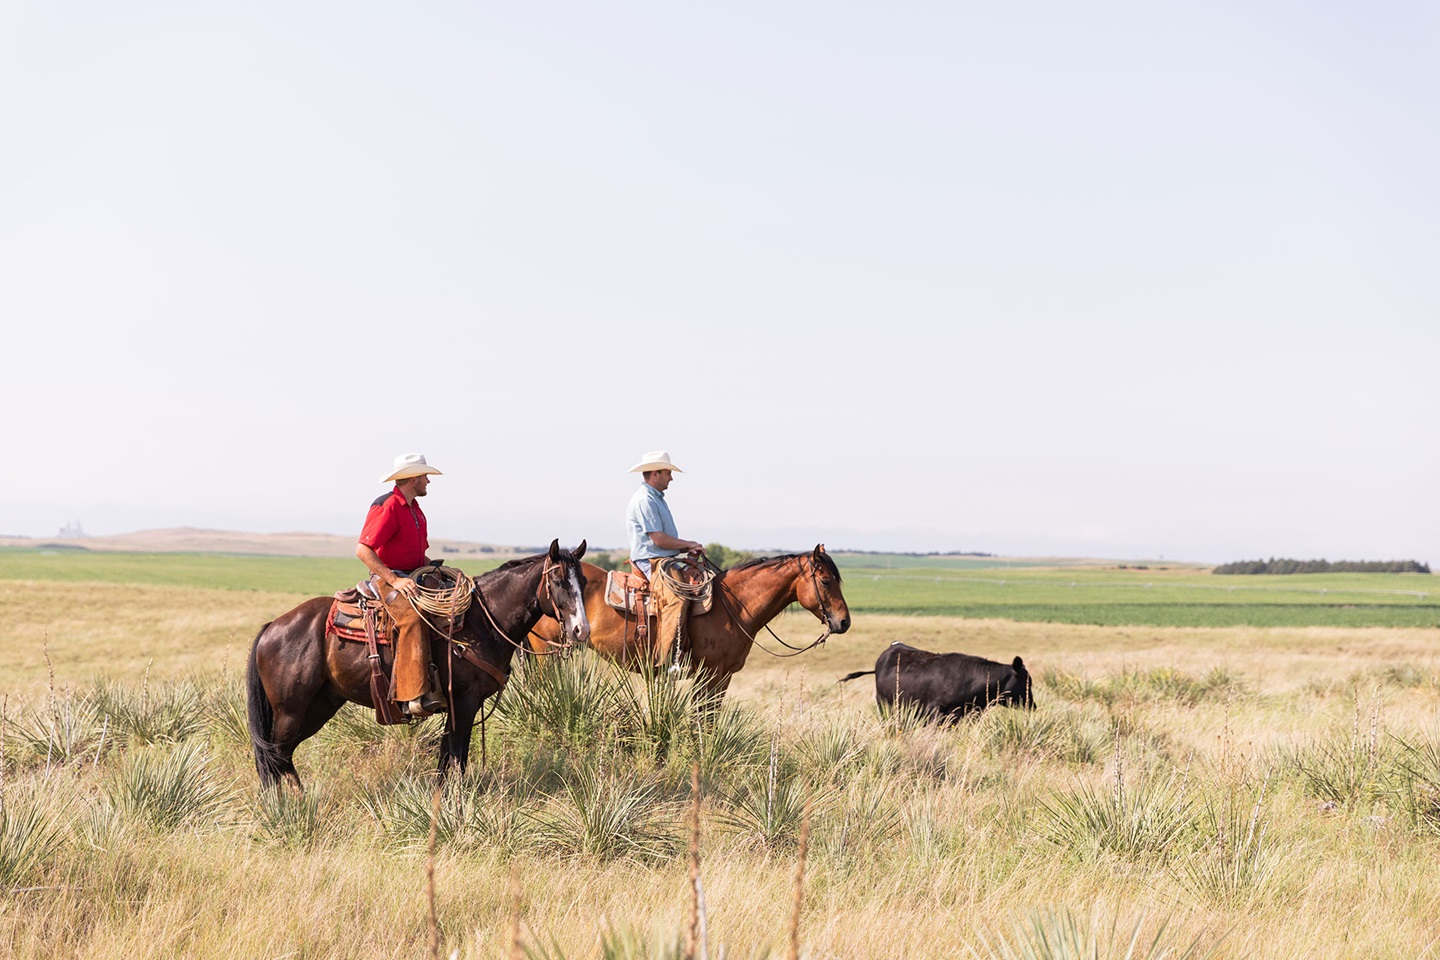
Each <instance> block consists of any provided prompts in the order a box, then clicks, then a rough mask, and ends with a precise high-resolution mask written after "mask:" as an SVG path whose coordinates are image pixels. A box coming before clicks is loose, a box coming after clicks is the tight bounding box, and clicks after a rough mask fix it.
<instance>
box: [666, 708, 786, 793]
mask: <svg viewBox="0 0 1440 960" xmlns="http://www.w3.org/2000/svg"><path fill="white" fill-rule="evenodd" d="M690 727H691V728H690V730H689V731H688V734H687V737H686V740H685V747H684V749H683V750H682V751H680V753H679V755H678V756H677V757H676V761H677V763H676V764H675V766H676V767H677V768H678V767H684V768H687V769H688V767H689V765H690V764H691V763H692V762H698V763H699V764H700V771H701V772H702V773H704V774H705V776H706V777H707V778H708V777H714V776H716V775H720V774H724V775H731V774H735V773H738V772H740V771H743V770H747V769H749V768H752V767H756V766H763V765H764V764H765V763H766V762H767V759H768V754H769V751H768V746H767V743H766V738H765V734H764V731H763V730H762V728H761V724H760V721H759V720H758V719H757V718H756V717H755V715H754V714H753V713H751V712H750V711H749V710H748V709H747V708H746V707H744V706H743V705H741V704H738V703H723V704H721V705H720V706H718V707H715V708H713V709H711V710H709V712H706V711H703V710H702V711H700V712H698V713H696V715H695V716H693V717H692V718H691V719H690Z"/></svg>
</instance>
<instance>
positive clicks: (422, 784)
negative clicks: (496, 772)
mask: <svg viewBox="0 0 1440 960" xmlns="http://www.w3.org/2000/svg"><path fill="white" fill-rule="evenodd" d="M483 776H484V775H483V774H479V773H476V772H471V773H469V774H467V775H466V776H464V777H452V778H451V779H450V780H448V781H446V783H445V785H444V786H443V787H442V788H441V795H440V813H439V816H438V818H436V820H435V839H436V842H437V843H438V844H440V845H441V846H444V847H446V848H450V849H459V850H470V849H476V848H480V847H484V848H486V849H499V850H514V849H517V848H518V847H519V845H520V843H521V841H522V839H523V836H524V833H525V823H524V821H523V819H522V818H521V816H520V810H519V807H520V804H522V803H524V802H525V800H523V799H517V798H515V797H513V796H510V795H508V794H507V792H506V791H504V790H503V789H493V790H490V791H488V792H487V791H484V790H482V789H481V782H480V780H481V777H483ZM435 786H436V784H435V778H434V777H433V776H411V777H404V778H401V779H399V780H396V781H393V782H391V783H387V784H384V785H383V786H379V787H373V788H362V789H361V792H360V803H361V805H362V806H363V807H364V808H365V809H366V811H367V812H369V814H370V816H371V818H372V819H373V820H374V821H375V824H376V826H377V827H378V828H379V831H380V836H381V838H382V840H383V842H384V843H385V844H386V845H387V846H389V847H391V848H392V849H399V850H423V849H424V848H425V847H426V846H427V845H428V843H429V840H430V820H431V816H432V815H433V813H434V806H433V804H434V796H435Z"/></svg>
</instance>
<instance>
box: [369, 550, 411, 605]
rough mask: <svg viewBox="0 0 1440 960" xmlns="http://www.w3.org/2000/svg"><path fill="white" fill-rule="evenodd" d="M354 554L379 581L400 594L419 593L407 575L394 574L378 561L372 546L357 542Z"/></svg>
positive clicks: (407, 595)
mask: <svg viewBox="0 0 1440 960" xmlns="http://www.w3.org/2000/svg"><path fill="white" fill-rule="evenodd" d="M355 556H356V557H357V558H358V559H359V560H360V562H361V563H363V564H365V566H366V567H367V568H368V569H369V570H370V572H371V573H373V574H375V576H377V577H379V578H380V582H381V583H383V584H385V585H386V586H388V587H393V588H394V589H396V590H399V591H400V593H401V595H402V596H406V597H414V596H416V595H418V594H419V592H420V587H419V585H418V584H416V583H415V581H414V580H411V579H410V578H409V577H397V576H395V574H394V573H392V572H391V571H390V568H389V567H387V566H385V564H384V563H382V562H381V561H380V555H379V554H378V553H376V552H375V548H374V547H371V546H369V545H368V544H364V543H357V544H356V545H355Z"/></svg>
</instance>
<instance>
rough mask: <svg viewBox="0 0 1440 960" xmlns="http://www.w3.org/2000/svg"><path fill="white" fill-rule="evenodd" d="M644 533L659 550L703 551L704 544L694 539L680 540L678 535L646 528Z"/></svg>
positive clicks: (700, 552) (701, 552)
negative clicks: (673, 535)
mask: <svg viewBox="0 0 1440 960" xmlns="http://www.w3.org/2000/svg"><path fill="white" fill-rule="evenodd" d="M645 535H646V536H647V537H649V538H650V542H651V543H653V544H655V546H657V547H659V548H660V549H661V550H684V551H685V552H686V553H699V554H703V553H704V552H705V546H704V545H703V544H701V543H699V542H697V541H695V540H681V539H680V538H679V537H672V536H670V534H668V533H666V532H664V531H663V530H646V531H645Z"/></svg>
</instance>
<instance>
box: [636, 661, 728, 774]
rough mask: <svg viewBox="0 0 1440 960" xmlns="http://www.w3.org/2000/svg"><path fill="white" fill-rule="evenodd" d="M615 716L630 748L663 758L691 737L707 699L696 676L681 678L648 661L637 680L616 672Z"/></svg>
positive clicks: (696, 728)
mask: <svg viewBox="0 0 1440 960" xmlns="http://www.w3.org/2000/svg"><path fill="white" fill-rule="evenodd" d="M616 679H617V680H618V682H617V683H616V684H615V687H614V689H615V704H616V720H617V722H618V724H619V729H620V733H621V736H622V737H623V738H624V740H625V742H626V743H628V744H630V745H631V747H632V748H633V749H636V750H638V751H640V752H641V753H643V754H645V755H647V756H650V757H653V758H655V759H656V760H664V759H665V758H666V757H667V756H669V754H670V752H671V750H672V749H674V748H675V747H677V746H679V745H680V744H681V743H683V742H684V741H686V740H689V739H691V738H692V737H693V736H694V735H695V733H696V731H697V730H698V729H699V726H700V724H701V723H702V722H703V714H704V713H705V712H706V709H707V708H708V707H709V703H708V701H707V698H706V696H705V694H704V693H703V689H702V687H701V685H700V683H699V681H696V680H689V679H680V675H677V674H674V673H671V672H669V671H668V670H655V669H653V668H651V667H650V666H649V665H648V664H646V665H644V666H643V667H642V669H641V671H640V678H639V681H638V682H632V681H631V680H630V678H628V677H625V676H623V675H617V678H616Z"/></svg>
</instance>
